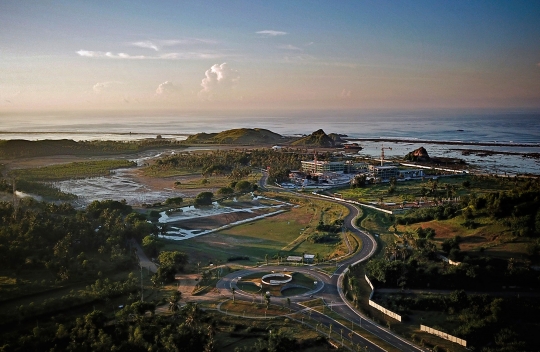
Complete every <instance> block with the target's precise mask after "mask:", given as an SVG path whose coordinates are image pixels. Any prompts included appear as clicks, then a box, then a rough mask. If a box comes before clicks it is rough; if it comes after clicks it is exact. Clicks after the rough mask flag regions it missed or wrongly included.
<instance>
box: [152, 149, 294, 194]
mask: <svg viewBox="0 0 540 352" xmlns="http://www.w3.org/2000/svg"><path fill="white" fill-rule="evenodd" d="M303 158H304V156H303V155H302V154H299V153H295V152H292V153H280V152H275V151H273V150H271V149H254V150H249V151H248V150H216V151H212V152H207V153H179V154H175V155H171V156H167V157H163V158H161V159H158V160H157V161H156V162H155V163H154V164H153V165H151V166H149V167H147V168H146V169H145V174H146V175H149V176H172V175H186V174H195V173H198V174H201V175H202V176H204V177H210V176H212V177H220V176H221V177H227V178H229V179H230V180H233V181H234V180H238V179H239V177H240V178H242V177H244V176H245V175H246V172H247V169H246V167H249V169H252V168H259V169H260V168H264V169H268V173H269V182H274V181H282V180H286V179H288V176H289V172H290V170H295V169H299V168H300V161H301V160H303ZM179 186H183V183H182V185H177V187H179ZM224 186H226V184H222V185H220V186H217V185H216V187H224Z"/></svg>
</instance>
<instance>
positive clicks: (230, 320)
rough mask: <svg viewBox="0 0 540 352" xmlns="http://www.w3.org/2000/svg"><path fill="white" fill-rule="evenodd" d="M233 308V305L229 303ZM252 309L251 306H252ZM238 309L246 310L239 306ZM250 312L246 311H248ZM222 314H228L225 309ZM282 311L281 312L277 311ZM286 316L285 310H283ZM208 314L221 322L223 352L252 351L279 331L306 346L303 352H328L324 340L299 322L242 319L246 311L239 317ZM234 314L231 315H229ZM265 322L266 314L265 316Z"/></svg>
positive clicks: (284, 319) (217, 336)
mask: <svg viewBox="0 0 540 352" xmlns="http://www.w3.org/2000/svg"><path fill="white" fill-rule="evenodd" d="M227 303H228V304H230V303H231V302H230V301H229V302H227ZM250 305H251V304H250ZM237 306H238V307H243V306H240V305H239V302H238V301H237ZM246 308H247V307H246ZM222 311H225V309H223V307H222ZM278 311H279V310H278ZM283 312H285V310H283ZM208 314H211V315H216V318H218V319H219V320H218V321H219V323H218V326H217V328H218V333H217V334H216V341H217V345H218V346H219V350H220V351H224V352H233V351H235V350H237V349H242V348H244V347H246V348H249V347H251V346H253V345H254V344H255V343H256V342H257V340H258V339H265V338H266V337H267V336H268V333H269V331H274V332H275V331H278V330H280V329H283V331H286V332H287V333H288V334H290V335H291V336H293V337H294V338H296V339H297V341H298V342H299V343H300V344H302V345H304V344H309V345H310V346H309V347H308V346H304V347H303V348H302V351H307V352H319V351H320V352H322V351H328V349H329V348H330V346H329V344H328V343H326V342H325V341H324V339H321V338H320V337H319V336H320V334H319V333H317V332H316V331H315V330H313V329H311V328H310V327H308V326H306V325H303V324H301V323H300V322H296V321H294V320H292V319H289V318H287V317H274V318H272V319H246V318H244V317H242V315H243V311H242V312H240V314H239V316H236V315H234V316H233V315H224V314H222V313H220V312H208ZM229 314H232V312H229ZM262 317H263V318H264V311H263V316H262Z"/></svg>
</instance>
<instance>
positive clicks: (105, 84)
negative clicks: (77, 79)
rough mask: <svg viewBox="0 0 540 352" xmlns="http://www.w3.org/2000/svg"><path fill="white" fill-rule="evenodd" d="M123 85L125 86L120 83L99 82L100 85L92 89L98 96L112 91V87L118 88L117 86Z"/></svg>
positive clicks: (97, 84) (95, 85)
mask: <svg viewBox="0 0 540 352" xmlns="http://www.w3.org/2000/svg"><path fill="white" fill-rule="evenodd" d="M121 84H123V83H122V82H118V81H107V82H98V83H96V84H94V86H93V87H92V90H93V91H94V93H96V94H101V93H103V92H105V91H108V90H110V89H111V88H112V87H114V86H117V85H121Z"/></svg>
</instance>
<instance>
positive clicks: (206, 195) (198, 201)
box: [195, 192, 214, 206]
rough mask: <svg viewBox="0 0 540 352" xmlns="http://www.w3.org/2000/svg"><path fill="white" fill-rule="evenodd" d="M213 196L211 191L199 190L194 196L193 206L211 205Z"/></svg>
mask: <svg viewBox="0 0 540 352" xmlns="http://www.w3.org/2000/svg"><path fill="white" fill-rule="evenodd" d="M213 197H214V194H213V193H212V192H201V193H199V194H197V196H196V197H195V206H200V205H212V198H213Z"/></svg>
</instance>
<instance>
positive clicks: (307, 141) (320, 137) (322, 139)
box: [291, 130, 335, 147]
mask: <svg viewBox="0 0 540 352" xmlns="http://www.w3.org/2000/svg"><path fill="white" fill-rule="evenodd" d="M291 145H295V146H311V147H333V146H334V145H335V142H334V140H333V139H332V138H331V137H329V136H328V135H327V134H326V133H324V131H323V130H317V131H315V132H313V133H312V134H310V135H309V136H306V137H303V138H300V139H298V140H296V141H294V142H292V143H291Z"/></svg>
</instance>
